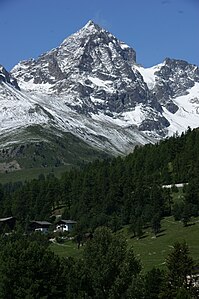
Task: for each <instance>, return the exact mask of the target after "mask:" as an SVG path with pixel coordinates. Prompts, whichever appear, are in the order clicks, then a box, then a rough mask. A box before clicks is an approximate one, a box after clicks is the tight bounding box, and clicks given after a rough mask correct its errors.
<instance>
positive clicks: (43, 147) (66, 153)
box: [0, 126, 109, 183]
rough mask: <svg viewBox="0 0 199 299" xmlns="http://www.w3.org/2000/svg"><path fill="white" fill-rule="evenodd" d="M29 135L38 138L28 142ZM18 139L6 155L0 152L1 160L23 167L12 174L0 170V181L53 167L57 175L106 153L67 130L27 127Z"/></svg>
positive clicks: (20, 178)
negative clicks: (16, 143) (66, 131)
mask: <svg viewBox="0 0 199 299" xmlns="http://www.w3.org/2000/svg"><path fill="white" fill-rule="evenodd" d="M18 134H19V133H18ZM22 136H23V139H22ZM30 136H31V138H33V139H35V140H38V141H37V142H28V140H29V139H30ZM17 138H18V139H19V140H22V143H19V145H18V146H17V145H15V146H13V148H12V149H11V152H10V153H8V154H4V153H2V152H1V151H0V163H2V162H10V161H13V160H16V161H17V162H18V163H19V165H20V166H21V168H22V169H21V170H17V171H13V172H12V173H0V183H7V182H14V181H24V180H31V179H33V178H37V177H38V175H39V174H41V173H43V174H47V173H49V172H52V169H53V172H54V174H55V175H57V176H58V177H59V176H60V174H61V173H62V172H64V171H67V170H69V169H71V168H72V167H81V166H82V165H84V164H85V163H88V162H92V161H93V160H95V159H104V158H107V157H108V156H109V155H108V154H106V153H104V152H102V151H99V150H97V149H94V148H92V147H91V146H90V145H88V144H86V143H85V142H84V141H83V140H81V139H80V138H77V137H75V136H74V135H72V134H70V133H63V132H60V131H58V130H55V129H53V130H50V129H48V130H47V129H44V128H42V127H41V126H33V127H29V128H26V129H24V130H23V131H22V132H20V134H19V136H18V137H17ZM45 140H47V141H45ZM0 145H1V142H0Z"/></svg>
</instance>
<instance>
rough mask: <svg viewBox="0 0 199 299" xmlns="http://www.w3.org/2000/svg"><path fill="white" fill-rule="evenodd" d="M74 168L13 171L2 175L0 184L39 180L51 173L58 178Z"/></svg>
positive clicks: (62, 167) (0, 174)
mask: <svg viewBox="0 0 199 299" xmlns="http://www.w3.org/2000/svg"><path fill="white" fill-rule="evenodd" d="M71 168H72V166H71V165H70V166H59V167H46V168H29V169H22V170H18V171H13V172H9V173H0V183H1V184H6V183H9V182H19V181H21V182H24V181H26V180H27V181H30V180H33V179H37V178H38V176H39V174H44V175H45V176H46V175H48V174H49V173H53V174H54V175H55V176H56V177H58V178H59V177H60V176H61V175H62V174H63V173H64V172H66V171H68V170H69V169H71Z"/></svg>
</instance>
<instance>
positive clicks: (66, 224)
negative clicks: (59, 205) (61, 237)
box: [55, 219, 77, 232]
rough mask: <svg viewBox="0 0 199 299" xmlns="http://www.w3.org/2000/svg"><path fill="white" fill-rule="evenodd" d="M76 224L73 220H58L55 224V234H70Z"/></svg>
mask: <svg viewBox="0 0 199 299" xmlns="http://www.w3.org/2000/svg"><path fill="white" fill-rule="evenodd" d="M76 223H77V222H76V221H73V220H63V219H62V220H59V221H58V222H57V223H56V228H55V232H70V231H71V230H72V229H73V228H74V226H75V224H76Z"/></svg>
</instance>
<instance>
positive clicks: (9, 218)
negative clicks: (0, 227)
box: [0, 217, 15, 222]
mask: <svg viewBox="0 0 199 299" xmlns="http://www.w3.org/2000/svg"><path fill="white" fill-rule="evenodd" d="M9 220H15V217H7V218H0V222H5V221H9Z"/></svg>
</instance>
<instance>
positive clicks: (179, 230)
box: [50, 216, 199, 271]
mask: <svg viewBox="0 0 199 299" xmlns="http://www.w3.org/2000/svg"><path fill="white" fill-rule="evenodd" d="M118 234H124V235H125V237H126V239H127V242H128V244H129V246H133V248H134V253H135V255H136V257H137V258H138V259H139V260H140V261H141V263H142V266H143V271H148V270H150V269H152V268H153V267H158V268H160V269H164V267H165V260H166V257H167V256H168V254H169V253H170V252H171V251H172V249H173V244H174V243H175V242H177V241H179V242H182V241H185V242H186V243H187V244H188V246H189V249H190V254H191V256H192V258H193V259H194V261H195V262H196V263H199V217H197V218H192V219H191V221H190V222H189V224H188V226H187V227H183V224H182V223H181V222H180V221H174V219H173V217H172V216H171V217H167V218H164V219H163V220H162V222H161V231H160V233H159V234H158V235H157V236H156V237H155V236H154V234H153V233H152V231H151V228H150V227H149V228H148V229H145V230H144V233H143V236H142V237H141V238H140V239H137V238H136V237H135V238H133V237H132V236H131V234H130V233H129V232H128V226H126V227H124V228H123V229H122V230H120V231H119V232H118ZM50 248H51V249H52V250H53V251H54V252H55V253H56V254H58V255H59V256H61V257H69V256H72V257H80V258H81V256H82V250H83V248H84V247H80V249H77V245H76V244H75V243H74V242H72V241H65V243H64V244H52V245H50Z"/></svg>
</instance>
